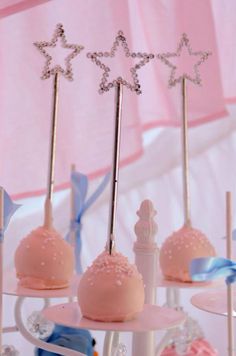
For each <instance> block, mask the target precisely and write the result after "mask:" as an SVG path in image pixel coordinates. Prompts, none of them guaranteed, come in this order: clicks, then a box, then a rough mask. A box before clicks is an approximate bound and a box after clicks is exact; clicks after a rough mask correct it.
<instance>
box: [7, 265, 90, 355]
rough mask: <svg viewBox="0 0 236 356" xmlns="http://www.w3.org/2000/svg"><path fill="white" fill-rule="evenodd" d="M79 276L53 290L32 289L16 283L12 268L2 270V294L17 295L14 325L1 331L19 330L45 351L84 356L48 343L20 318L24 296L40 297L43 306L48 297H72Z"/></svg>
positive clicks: (28, 339) (47, 301)
mask: <svg viewBox="0 0 236 356" xmlns="http://www.w3.org/2000/svg"><path fill="white" fill-rule="evenodd" d="M79 280H80V276H78V275H77V276H74V277H73V278H72V281H71V284H70V286H69V287H68V288H63V289H55V290H33V289H29V288H23V287H21V286H19V285H18V280H17V278H16V274H15V271H14V270H8V271H5V272H4V279H3V294H7V295H12V296H16V297H18V298H17V300H16V303H15V309H14V315H15V322H16V326H13V327H6V328H3V332H14V331H19V332H20V333H21V335H22V336H23V337H24V338H25V339H26V340H27V341H29V342H30V343H32V344H33V345H35V346H36V347H38V348H41V349H44V350H46V351H50V352H54V353H57V354H60V355H65V356H86V355H84V354H83V353H81V352H78V351H75V350H71V349H68V348H65V347H61V346H57V345H53V344H49V343H47V342H45V341H42V340H40V339H38V338H36V337H34V336H33V335H32V334H30V333H29V331H28V330H27V328H26V327H25V324H24V322H23V318H22V306H23V303H24V301H25V300H26V298H41V299H43V301H44V307H47V306H49V298H69V299H71V298H73V297H75V296H76V294H77V288H78V283H79Z"/></svg>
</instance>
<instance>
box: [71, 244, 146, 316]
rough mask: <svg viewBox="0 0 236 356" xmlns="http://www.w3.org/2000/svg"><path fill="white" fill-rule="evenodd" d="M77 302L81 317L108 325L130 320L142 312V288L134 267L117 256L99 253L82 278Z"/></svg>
mask: <svg viewBox="0 0 236 356" xmlns="http://www.w3.org/2000/svg"><path fill="white" fill-rule="evenodd" d="M78 302H79V306H80V309H81V313H82V315H83V316H84V317H86V318H88V319H92V320H97V321H104V322H112V321H126V320H131V319H134V318H135V317H136V316H137V314H138V313H140V312H141V311H142V310H143V305H144V285H143V279H142V276H141V274H140V273H139V272H138V270H137V267H136V265H131V264H130V263H129V261H128V259H127V257H125V256H123V255H122V254H121V253H119V252H115V251H114V252H112V254H111V255H110V254H109V253H108V252H107V251H104V252H103V253H101V254H100V255H99V256H98V257H97V258H96V259H95V261H94V262H93V264H92V265H91V266H90V267H89V268H88V269H87V270H86V272H85V273H84V274H83V276H82V278H81V280H80V283H79V288H78Z"/></svg>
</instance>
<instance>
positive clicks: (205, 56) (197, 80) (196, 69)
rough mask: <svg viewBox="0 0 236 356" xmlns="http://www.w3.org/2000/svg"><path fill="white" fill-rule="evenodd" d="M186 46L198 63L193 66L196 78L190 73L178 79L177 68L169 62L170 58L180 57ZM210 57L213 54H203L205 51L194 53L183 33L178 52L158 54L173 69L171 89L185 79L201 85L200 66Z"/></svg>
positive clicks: (170, 80) (170, 79) (170, 82)
mask: <svg viewBox="0 0 236 356" xmlns="http://www.w3.org/2000/svg"><path fill="white" fill-rule="evenodd" d="M184 46H185V47H186V49H187V51H188V55H189V56H194V57H196V63H195V64H194V66H193V71H194V77H192V76H191V75H190V74H188V73H183V74H182V75H180V76H179V77H178V78H176V70H177V66H176V65H174V64H172V63H171V62H170V61H169V58H176V57H180V56H181V53H182V50H183V47H184ZM210 55H211V52H203V51H197V52H193V51H192V48H191V46H190V42H189V39H188V36H187V35H186V34H185V33H183V34H182V37H181V40H180V42H179V45H178V47H177V50H176V52H174V53H170V52H168V53H163V54H158V55H157V58H158V59H160V60H161V61H162V62H163V63H164V64H166V65H167V66H168V67H169V68H171V72H170V76H169V81H168V83H169V86H170V87H173V86H175V85H176V84H177V83H180V82H181V81H182V80H183V78H186V79H188V80H190V81H191V82H192V83H194V84H197V85H201V77H200V73H199V66H200V65H201V64H202V63H203V62H205V61H206V60H207V59H208V57H209V56H210Z"/></svg>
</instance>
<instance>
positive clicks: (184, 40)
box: [157, 33, 211, 226]
mask: <svg viewBox="0 0 236 356" xmlns="http://www.w3.org/2000/svg"><path fill="white" fill-rule="evenodd" d="M184 49H186V50H187V54H188V56H189V57H193V58H194V59H195V58H196V62H195V64H194V65H193V73H194V75H192V74H189V73H187V72H183V73H182V74H181V75H179V76H177V70H178V66H177V65H176V64H173V63H172V61H171V60H172V59H173V60H174V59H179V58H180V57H181V55H182V51H183V50H184ZM210 55H211V52H208V51H205V52H204V51H196V52H194V51H193V50H192V48H191V45H190V41H189V39H188V36H187V35H186V34H185V33H183V34H182V37H181V39H180V42H179V44H178V47H177V50H176V52H167V53H162V54H158V55H157V58H158V59H160V60H161V61H162V62H163V63H164V64H165V65H167V66H168V67H169V68H170V69H171V71H170V75H169V79H168V84H169V87H170V88H172V87H174V86H175V85H176V84H178V83H181V86H182V87H181V89H182V155H183V161H182V170H183V202H184V220H185V225H188V226H191V217H190V192H189V158H188V119H187V92H186V81H187V80H188V81H190V82H192V83H193V84H195V85H199V86H200V85H201V82H202V80H201V76H200V72H199V67H200V66H201V65H202V63H204V62H205V61H206V60H207V59H208V58H209V56H210Z"/></svg>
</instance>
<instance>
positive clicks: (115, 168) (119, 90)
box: [107, 82, 123, 254]
mask: <svg viewBox="0 0 236 356" xmlns="http://www.w3.org/2000/svg"><path fill="white" fill-rule="evenodd" d="M122 100H123V87H122V84H121V83H119V82H118V83H117V87H116V93H115V132H114V151H113V164H112V183H111V184H112V185H111V200H110V213H109V225H108V240H107V250H108V251H109V253H110V254H111V253H112V250H113V248H114V244H115V241H114V237H115V236H114V230H115V219H116V207H117V192H118V178H119V157H120V136H121V135H120V129H121V114H122Z"/></svg>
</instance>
